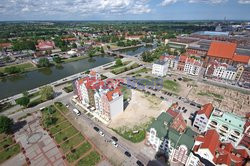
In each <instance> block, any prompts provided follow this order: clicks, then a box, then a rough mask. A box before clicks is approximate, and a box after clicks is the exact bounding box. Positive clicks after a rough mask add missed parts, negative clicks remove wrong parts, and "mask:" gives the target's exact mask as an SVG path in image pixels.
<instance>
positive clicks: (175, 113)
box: [166, 108, 178, 117]
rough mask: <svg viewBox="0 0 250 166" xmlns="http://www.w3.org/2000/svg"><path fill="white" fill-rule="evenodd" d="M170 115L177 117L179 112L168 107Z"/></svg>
mask: <svg viewBox="0 0 250 166" xmlns="http://www.w3.org/2000/svg"><path fill="white" fill-rule="evenodd" d="M166 112H167V113H168V114H169V115H171V116H172V117H176V116H177V115H178V112H176V111H174V110H172V109H170V108H169V109H168V110H167V111H166Z"/></svg>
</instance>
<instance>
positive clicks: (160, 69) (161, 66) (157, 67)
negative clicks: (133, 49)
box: [152, 61, 168, 77]
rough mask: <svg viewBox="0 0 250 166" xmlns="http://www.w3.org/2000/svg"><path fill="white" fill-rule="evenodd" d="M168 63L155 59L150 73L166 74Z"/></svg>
mask: <svg viewBox="0 0 250 166" xmlns="http://www.w3.org/2000/svg"><path fill="white" fill-rule="evenodd" d="M167 71H168V65H167V63H166V62H165V61H157V62H155V63H154V64H153V68H152V74H154V75H157V76H160V77H163V76H165V75H166V74H167Z"/></svg>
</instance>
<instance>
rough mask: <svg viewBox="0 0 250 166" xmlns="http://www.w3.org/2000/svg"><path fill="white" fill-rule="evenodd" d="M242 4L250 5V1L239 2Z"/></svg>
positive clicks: (240, 0) (241, 0)
mask: <svg viewBox="0 0 250 166" xmlns="http://www.w3.org/2000/svg"><path fill="white" fill-rule="evenodd" d="M238 2H239V3H240V4H250V0H239V1H238Z"/></svg>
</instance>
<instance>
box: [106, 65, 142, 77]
mask: <svg viewBox="0 0 250 166" xmlns="http://www.w3.org/2000/svg"><path fill="white" fill-rule="evenodd" d="M139 66H140V65H139V64H138V63H133V64H132V65H130V66H125V67H120V68H117V69H114V70H112V71H111V73H113V74H116V75H117V74H121V73H123V72H126V71H129V70H132V69H135V68H137V67H139Z"/></svg>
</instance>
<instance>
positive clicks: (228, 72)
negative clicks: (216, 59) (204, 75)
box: [213, 63, 237, 81]
mask: <svg viewBox="0 0 250 166" xmlns="http://www.w3.org/2000/svg"><path fill="white" fill-rule="evenodd" d="M236 71H237V69H236V68H234V67H232V66H228V65H227V64H225V63H223V64H220V65H219V66H218V67H217V68H215V70H214V72H213V76H214V77H217V78H220V79H224V80H231V81H234V80H235V77H236Z"/></svg>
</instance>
